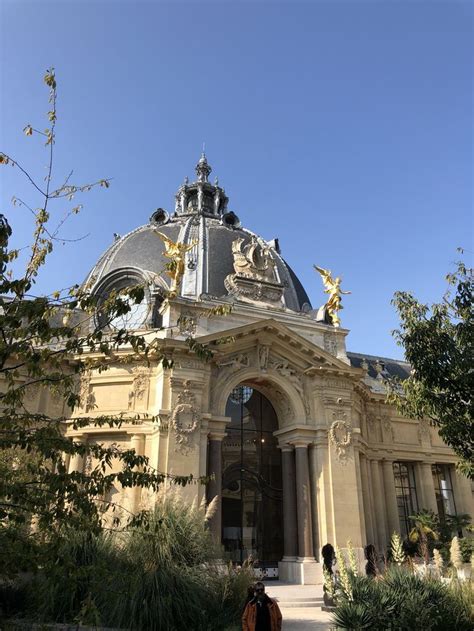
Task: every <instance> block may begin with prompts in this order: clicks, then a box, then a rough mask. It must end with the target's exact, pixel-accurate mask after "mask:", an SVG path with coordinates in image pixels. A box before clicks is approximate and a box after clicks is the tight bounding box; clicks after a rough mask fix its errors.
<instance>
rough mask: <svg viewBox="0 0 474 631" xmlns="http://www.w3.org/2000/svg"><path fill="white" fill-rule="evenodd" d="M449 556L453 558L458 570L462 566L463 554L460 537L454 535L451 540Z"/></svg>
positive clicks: (452, 560) (454, 565)
mask: <svg viewBox="0 0 474 631" xmlns="http://www.w3.org/2000/svg"><path fill="white" fill-rule="evenodd" d="M449 556H450V558H451V564H452V566H453V567H454V568H455V569H456V571H457V570H460V569H461V568H462V565H463V564H462V554H461V546H460V545H459V539H458V538H457V537H453V539H452V541H451V547H450V549H449Z"/></svg>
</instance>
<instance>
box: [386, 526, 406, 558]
mask: <svg viewBox="0 0 474 631" xmlns="http://www.w3.org/2000/svg"><path fill="white" fill-rule="evenodd" d="M390 550H391V552H392V559H393V560H394V561H395V563H396V564H397V565H402V564H403V563H405V561H406V556H405V552H404V551H403V543H402V539H401V537H400V535H399V534H398V532H394V533H393V535H392V537H391V538H390Z"/></svg>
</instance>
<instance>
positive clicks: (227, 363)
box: [218, 353, 250, 372]
mask: <svg viewBox="0 0 474 631" xmlns="http://www.w3.org/2000/svg"><path fill="white" fill-rule="evenodd" d="M249 363H250V361H249V357H248V355H246V354H245V353H239V354H238V355H233V356H232V357H227V358H225V359H223V360H222V361H220V362H218V366H219V367H220V368H231V369H232V371H233V372H234V371H237V370H240V369H241V368H247V367H248V366H249Z"/></svg>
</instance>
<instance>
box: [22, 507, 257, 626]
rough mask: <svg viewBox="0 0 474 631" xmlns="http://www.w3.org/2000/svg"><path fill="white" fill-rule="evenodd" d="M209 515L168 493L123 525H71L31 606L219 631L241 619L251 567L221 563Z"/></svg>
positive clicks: (45, 614) (84, 619) (55, 617)
mask: <svg viewBox="0 0 474 631" xmlns="http://www.w3.org/2000/svg"><path fill="white" fill-rule="evenodd" d="M208 518H209V514H208V515H207V517H206V513H205V508H204V506H201V507H196V506H190V505H187V504H185V503H184V502H182V501H180V500H179V499H177V498H176V497H175V496H172V497H167V498H165V499H163V500H162V501H161V502H160V503H159V504H158V505H157V506H156V508H155V510H154V511H153V512H152V513H151V514H150V516H149V520H148V521H146V522H144V523H143V524H141V525H139V526H136V527H134V528H133V529H132V530H130V531H127V532H125V533H117V532H115V533H108V534H105V533H102V534H100V535H96V534H94V533H91V532H90V531H88V532H78V531H73V530H70V529H68V530H67V531H65V532H64V533H63V536H62V538H61V541H60V544H59V545H58V546H55V548H54V550H49V551H48V554H47V555H46V556H47V558H48V559H49V562H48V564H47V566H45V568H44V570H43V571H42V572H41V573H40V574H39V575H38V577H37V578H36V580H35V581H34V583H33V584H32V585H31V587H30V590H29V599H30V614H31V613H33V612H34V614H35V617H36V616H37V614H38V613H39V614H40V616H41V618H42V619H43V620H44V621H57V622H72V621H76V622H78V623H79V622H80V623H84V624H92V625H102V626H110V627H118V628H123V629H149V630H150V631H154V630H156V631H165V630H166V631H181V630H182V629H193V630H195V631H214V630H215V631H222V630H223V629H226V628H227V627H230V626H231V625H233V624H235V623H238V621H239V619H240V614H241V608H242V604H243V602H244V600H245V596H246V593H247V587H248V585H249V584H251V583H252V580H253V575H252V573H251V571H250V569H249V568H245V567H244V568H243V569H242V570H240V571H235V570H233V569H232V568H231V567H226V566H223V565H221V564H219V562H218V561H217V557H218V556H219V553H220V550H219V548H217V547H216V545H215V543H214V541H213V539H212V536H211V534H210V532H209V530H208V528H207V519H208Z"/></svg>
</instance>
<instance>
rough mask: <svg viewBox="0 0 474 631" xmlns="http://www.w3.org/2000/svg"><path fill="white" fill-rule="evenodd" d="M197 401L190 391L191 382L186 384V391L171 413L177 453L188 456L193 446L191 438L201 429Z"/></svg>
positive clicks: (181, 394) (180, 396)
mask: <svg viewBox="0 0 474 631" xmlns="http://www.w3.org/2000/svg"><path fill="white" fill-rule="evenodd" d="M199 422H200V421H199V416H198V413H197V410H196V399H195V396H194V394H193V393H192V392H191V390H190V389H189V382H188V381H185V382H184V390H183V392H180V393H179V395H178V400H177V404H176V406H175V408H174V410H173V412H172V413H171V418H170V425H171V427H172V428H173V430H174V432H175V440H176V451H179V452H181V453H182V454H187V453H188V452H189V451H190V450H191V449H192V446H191V445H190V438H191V437H192V434H193V433H194V432H195V431H196V430H197V429H198V427H199Z"/></svg>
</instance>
